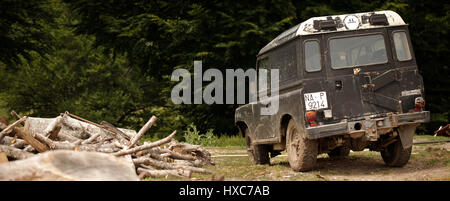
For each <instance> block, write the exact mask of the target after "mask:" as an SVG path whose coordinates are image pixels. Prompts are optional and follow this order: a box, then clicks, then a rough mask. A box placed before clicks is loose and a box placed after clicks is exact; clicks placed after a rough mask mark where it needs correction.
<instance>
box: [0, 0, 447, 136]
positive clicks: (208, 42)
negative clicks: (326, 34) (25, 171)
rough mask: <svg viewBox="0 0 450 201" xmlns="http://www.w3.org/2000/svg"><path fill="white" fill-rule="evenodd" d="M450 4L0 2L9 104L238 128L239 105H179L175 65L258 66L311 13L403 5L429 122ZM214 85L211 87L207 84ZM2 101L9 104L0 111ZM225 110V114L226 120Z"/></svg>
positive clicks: (440, 97) (0, 72) (166, 127)
mask: <svg viewBox="0 0 450 201" xmlns="http://www.w3.org/2000/svg"><path fill="white" fill-rule="evenodd" d="M449 8H450V5H449V4H448V2H446V1H425V0H413V1H402V0H377V1H371V2H370V3H367V2H366V1H363V0H352V1H339V0H328V1H320V2H319V1H281V0H270V1H142V0H135V1H133V0H132V1H119V0H113V1H111V0H97V1H89V0H79V1H71V0H36V1H24V0H15V1H12V0H5V1H2V2H1V3H0V10H1V11H0V30H2V31H0V44H1V47H0V85H1V86H2V87H1V88H2V90H1V91H0V107H3V110H7V111H9V110H11V109H14V110H16V111H18V112H20V113H21V114H27V115H33V116H56V115H58V114H59V113H60V112H64V111H70V112H71V113H74V114H78V115H80V116H83V117H85V118H88V119H90V120H92V121H97V122H99V121H101V120H106V121H108V122H110V123H113V124H114V125H117V126H124V127H131V128H139V127H140V126H142V125H143V124H144V123H145V122H146V121H147V120H148V118H150V117H151V115H156V116H158V117H159V120H158V122H157V124H156V125H155V127H156V129H155V130H157V131H156V132H154V133H156V134H158V135H167V134H168V133H170V130H173V129H177V130H184V129H186V127H187V125H189V124H191V123H194V124H195V125H197V128H198V129H199V130H200V131H201V132H203V131H206V130H207V129H209V128H213V129H214V131H215V132H219V133H230V134H231V133H236V132H237V130H236V128H235V127H234V109H235V108H236V107H237V105H206V104H201V105H174V104H173V103H172V102H171V100H170V91H171V89H172V86H173V85H174V84H177V83H175V82H170V75H171V73H172V71H173V70H174V69H177V68H186V69H192V68H193V60H202V61H203V68H204V69H205V68H218V69H225V68H253V67H254V64H255V55H256V54H257V52H258V51H259V50H260V49H261V48H262V47H263V46H264V45H265V44H267V43H268V42H269V41H270V40H272V39H273V38H274V37H276V36H277V35H278V34H280V33H281V32H282V31H284V30H286V29H288V28H290V27H291V26H293V25H296V24H298V23H300V22H302V21H304V20H306V19H308V18H310V17H314V16H323V15H331V14H340V13H354V12H366V11H372V10H386V9H389V10H394V11H396V12H398V13H399V14H400V15H401V16H402V17H403V18H404V20H405V21H406V22H407V23H409V24H410V27H409V29H410V33H411V37H412V41H413V45H414V48H415V55H416V57H417V62H418V65H419V69H420V71H421V74H422V75H423V77H424V82H425V89H426V100H427V109H429V110H431V111H432V122H431V123H429V124H427V125H426V126H425V127H422V131H423V132H428V133H430V132H432V131H433V130H435V129H436V128H438V126H439V125H442V124H445V123H448V121H449V119H450V114H449V111H450V102H449V97H448V95H447V94H448V93H449V92H450V88H449V87H448V86H450V79H449V66H448V64H449V58H448V55H449V50H448V45H449V44H448V31H449V16H450V9H449ZM204 85H206V84H204ZM1 104H3V106H2V105H1ZM218 114H220V115H218Z"/></svg>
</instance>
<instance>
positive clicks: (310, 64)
mask: <svg viewBox="0 0 450 201" xmlns="http://www.w3.org/2000/svg"><path fill="white" fill-rule="evenodd" d="M304 46H305V68H306V71H307V72H314V71H320V70H321V69H322V64H321V62H320V48H319V42H317V41H315V40H311V41H306V42H305V44H304Z"/></svg>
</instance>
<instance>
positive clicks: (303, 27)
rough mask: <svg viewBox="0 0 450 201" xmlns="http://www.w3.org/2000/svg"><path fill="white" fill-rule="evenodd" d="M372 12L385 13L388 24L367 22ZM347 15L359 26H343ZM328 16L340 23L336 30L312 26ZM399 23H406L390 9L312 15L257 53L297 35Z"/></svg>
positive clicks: (261, 52)
mask: <svg viewBox="0 0 450 201" xmlns="http://www.w3.org/2000/svg"><path fill="white" fill-rule="evenodd" d="M373 14H384V15H386V18H387V21H388V23H389V24H388V25H373V24H371V23H369V21H368V18H369V17H370V16H372V15H373ZM348 16H354V17H356V18H357V19H358V20H359V21H358V25H359V26H358V27H357V28H356V29H350V28H347V26H344V22H343V21H344V20H345V18H346V17H348ZM330 18H331V19H333V20H335V21H336V23H340V24H339V26H337V27H336V30H332V31H330V30H318V29H316V28H315V27H314V21H320V20H329V19H330ZM399 25H406V24H405V22H404V21H403V19H402V18H401V17H400V15H399V14H397V13H396V12H394V11H390V10H384V11H374V12H364V13H353V14H342V15H332V16H321V17H312V18H309V19H308V20H306V21H304V22H302V23H300V24H297V25H295V26H293V27H291V28H290V29H288V30H286V31H284V32H283V33H281V34H280V35H278V36H277V37H276V38H275V39H273V40H272V41H271V42H270V43H268V44H267V45H266V46H264V47H263V48H262V49H261V50H260V51H259V53H258V55H261V54H263V53H265V52H268V51H269V50H271V49H273V48H275V47H277V46H280V45H281V44H283V43H285V42H287V41H289V40H291V39H293V38H295V37H298V36H305V35H313V34H322V33H331V32H341V31H354V30H361V29H373V28H380V27H389V26H399Z"/></svg>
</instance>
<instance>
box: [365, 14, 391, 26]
mask: <svg viewBox="0 0 450 201" xmlns="http://www.w3.org/2000/svg"><path fill="white" fill-rule="evenodd" d="M369 22H370V24H371V25H389V22H388V20H387V17H386V15H385V14H373V15H371V16H370V17H369Z"/></svg>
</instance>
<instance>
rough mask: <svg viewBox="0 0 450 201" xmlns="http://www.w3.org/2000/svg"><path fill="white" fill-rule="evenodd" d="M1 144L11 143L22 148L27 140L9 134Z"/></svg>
mask: <svg viewBox="0 0 450 201" xmlns="http://www.w3.org/2000/svg"><path fill="white" fill-rule="evenodd" d="M0 144H3V145H9V146H12V147H15V148H18V149H22V148H24V147H25V145H26V142H25V140H21V139H14V138H12V137H9V136H5V138H3V140H2V141H1V142H0Z"/></svg>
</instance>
